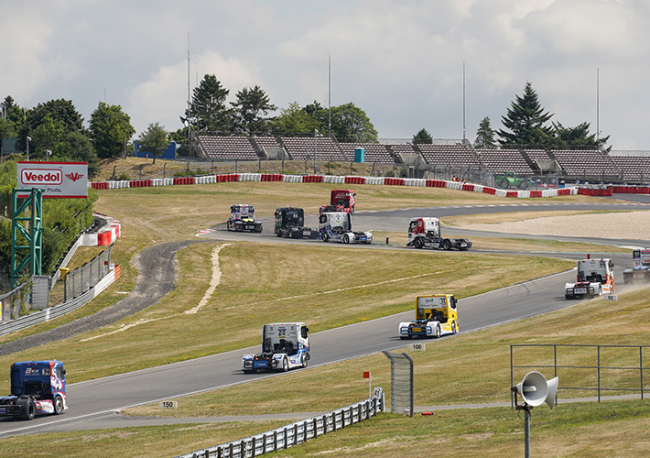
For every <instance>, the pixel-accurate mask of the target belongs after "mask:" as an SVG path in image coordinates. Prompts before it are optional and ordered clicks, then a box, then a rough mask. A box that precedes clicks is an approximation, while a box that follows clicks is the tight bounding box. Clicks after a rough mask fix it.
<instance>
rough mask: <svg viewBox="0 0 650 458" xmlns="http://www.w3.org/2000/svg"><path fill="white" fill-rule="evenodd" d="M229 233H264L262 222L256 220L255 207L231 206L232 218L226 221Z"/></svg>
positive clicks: (244, 205) (247, 205) (246, 205)
mask: <svg viewBox="0 0 650 458" xmlns="http://www.w3.org/2000/svg"><path fill="white" fill-rule="evenodd" d="M226 228H227V229H228V230H229V231H237V232H241V231H251V232H262V222H261V221H257V220H256V219H255V207H254V206H253V205H249V204H235V205H231V206H230V218H228V221H226Z"/></svg>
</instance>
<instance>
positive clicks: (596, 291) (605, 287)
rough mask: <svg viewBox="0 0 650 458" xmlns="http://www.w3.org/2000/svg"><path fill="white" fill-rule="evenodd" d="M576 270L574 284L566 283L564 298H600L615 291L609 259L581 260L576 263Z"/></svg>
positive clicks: (612, 269) (611, 264)
mask: <svg viewBox="0 0 650 458" xmlns="http://www.w3.org/2000/svg"><path fill="white" fill-rule="evenodd" d="M577 270H578V275H577V278H576V282H575V283H567V284H566V285H565V287H564V297H566V298H567V299H578V298H581V297H585V296H587V297H593V296H601V295H603V294H610V293H613V292H615V291H616V286H615V285H614V263H613V262H612V260H611V259H604V258H601V259H590V258H587V259H583V260H582V261H578V266H577Z"/></svg>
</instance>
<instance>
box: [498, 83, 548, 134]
mask: <svg viewBox="0 0 650 458" xmlns="http://www.w3.org/2000/svg"><path fill="white" fill-rule="evenodd" d="M552 117H553V115H552V114H550V113H548V112H544V109H543V108H542V106H541V104H540V102H539V99H538V97H537V93H536V92H535V90H534V89H533V86H532V84H531V83H529V82H527V83H526V86H525V87H524V95H523V96H522V97H520V96H516V99H515V101H514V102H512V104H511V106H510V108H508V112H507V115H506V116H502V117H501V122H502V123H503V126H504V128H505V129H499V130H498V131H497V135H498V136H499V137H500V140H499V143H501V145H502V146H547V145H551V144H552V143H553V128H552V127H551V126H546V125H545V124H546V123H547V122H548V121H549V120H550V119H551V118H552Z"/></svg>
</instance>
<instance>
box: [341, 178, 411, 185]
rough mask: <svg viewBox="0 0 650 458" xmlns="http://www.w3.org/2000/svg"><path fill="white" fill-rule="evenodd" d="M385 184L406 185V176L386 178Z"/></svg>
mask: <svg viewBox="0 0 650 458" xmlns="http://www.w3.org/2000/svg"><path fill="white" fill-rule="evenodd" d="M353 178H358V177H353ZM346 183H347V182H346ZM384 184H385V185H387V186H404V178H384Z"/></svg>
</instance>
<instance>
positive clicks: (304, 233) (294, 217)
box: [275, 207, 318, 239]
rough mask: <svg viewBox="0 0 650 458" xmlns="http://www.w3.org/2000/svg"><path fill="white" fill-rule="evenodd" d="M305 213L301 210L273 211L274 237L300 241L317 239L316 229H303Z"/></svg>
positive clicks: (286, 208) (284, 208) (285, 209)
mask: <svg viewBox="0 0 650 458" xmlns="http://www.w3.org/2000/svg"><path fill="white" fill-rule="evenodd" d="M304 224H305V212H304V211H303V209H302V208H296V207H282V208H278V209H276V210H275V235H277V236H278V237H289V238H293V239H301V238H303V237H305V238H309V239H317V238H318V228H314V227H305V226H304Z"/></svg>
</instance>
